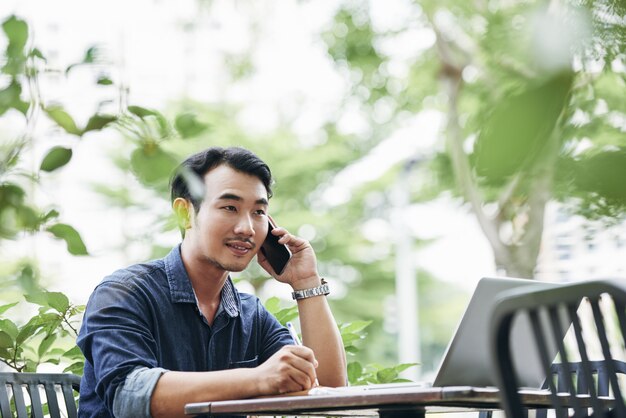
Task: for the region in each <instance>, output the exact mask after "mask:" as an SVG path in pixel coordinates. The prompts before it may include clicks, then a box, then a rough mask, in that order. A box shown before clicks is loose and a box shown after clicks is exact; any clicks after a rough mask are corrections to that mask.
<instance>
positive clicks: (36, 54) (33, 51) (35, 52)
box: [28, 48, 48, 61]
mask: <svg viewBox="0 0 626 418" xmlns="http://www.w3.org/2000/svg"><path fill="white" fill-rule="evenodd" d="M28 56H30V57H37V58H39V59H42V60H44V61H48V60H47V59H46V57H44V55H43V54H42V53H41V51H40V50H39V49H38V48H33V49H31V51H30V53H29V54H28Z"/></svg>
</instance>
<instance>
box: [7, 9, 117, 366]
mask: <svg viewBox="0 0 626 418" xmlns="http://www.w3.org/2000/svg"><path fill="white" fill-rule="evenodd" d="M2 29H3V32H4V35H5V36H6V39H7V44H6V49H5V51H4V53H3V54H2V57H3V59H2V61H1V62H2V67H1V69H0V71H1V73H2V78H0V117H5V116H8V117H13V116H14V115H15V114H16V112H17V114H19V115H21V117H23V118H24V121H25V129H24V130H23V132H22V133H21V134H20V135H19V137H17V138H10V139H8V140H3V141H2V142H1V144H0V221H1V222H0V240H18V239H22V238H23V237H24V236H25V235H31V234H35V233H46V234H49V236H51V237H53V238H56V239H59V240H62V241H64V242H65V243H66V245H67V250H68V252H69V253H70V254H73V255H88V251H87V248H86V246H85V244H84V242H83V240H82V238H81V236H80V234H79V232H78V231H77V230H76V229H75V228H74V227H72V226H71V225H69V224H67V223H64V222H61V221H60V220H59V219H60V218H61V214H60V213H59V211H58V210H57V209H56V208H54V207H50V208H41V207H39V206H38V205H37V204H35V203H34V202H35V201H36V200H37V199H36V193H37V190H38V187H39V185H40V183H39V181H40V179H41V176H45V175H47V174H48V173H51V172H54V171H57V170H59V169H61V168H62V167H64V166H65V165H66V164H68V163H69V162H70V160H71V159H72V156H73V150H72V148H70V147H67V146H60V145H53V146H51V147H50V148H49V149H48V151H47V152H46V154H45V156H44V157H43V159H42V161H41V162H40V164H39V165H38V171H34V172H33V171H31V170H29V169H27V168H25V167H27V166H28V164H27V162H26V161H24V156H25V153H26V151H27V150H29V149H31V147H33V145H34V142H35V141H36V138H34V136H33V132H35V126H36V125H37V123H38V119H39V116H40V115H41V114H43V115H45V116H46V117H47V123H49V124H52V126H55V127H56V128H57V129H61V130H62V131H64V132H66V133H67V134H69V135H72V136H73V137H74V138H76V139H80V138H82V137H83V136H84V135H85V134H87V133H89V132H92V131H96V130H100V129H103V128H105V127H106V126H108V125H109V124H111V123H112V122H114V121H115V120H116V119H117V118H116V117H114V116H110V115H106V114H100V113H95V114H93V115H92V116H91V117H89V119H88V121H87V122H86V124H85V126H79V125H78V124H77V123H76V122H75V120H74V118H73V117H72V116H71V115H70V114H69V113H68V112H67V111H66V110H65V109H64V108H63V106H62V105H61V104H59V103H45V101H44V97H43V96H44V94H43V92H42V91H41V90H40V87H39V86H40V80H39V78H40V77H41V76H42V75H43V74H44V73H46V72H51V71H52V72H53V70H50V69H49V68H46V67H45V66H46V63H47V60H46V58H45V56H44V55H43V54H42V52H41V51H40V50H39V49H37V48H36V47H34V46H32V45H31V44H32V42H31V40H30V39H29V27H28V24H27V23H26V22H25V21H24V20H22V19H20V18H18V17H16V16H11V17H9V18H7V19H6V20H5V21H4V22H3V23H2ZM93 53H94V50H92V55H90V54H89V53H88V54H87V56H86V58H85V60H84V62H82V63H80V64H81V65H83V64H88V63H89V62H93ZM69 70H70V68H68V69H67V71H66V72H65V73H66V75H67V73H68V72H69ZM25 99H26V100H25ZM3 244H4V243H3V242H2V241H0V245H3ZM7 265H8V266H9V267H8V268H6V267H5V268H3V269H2V271H0V283H2V289H3V293H2V299H3V300H4V301H8V302H9V303H8V304H5V305H2V306H1V307H0V361H1V362H2V363H4V364H5V365H7V366H9V367H11V368H13V369H15V370H17V371H31V372H32V371H36V369H37V367H38V366H39V365H40V364H42V363H50V364H55V365H64V364H66V363H67V364H68V366H67V367H66V368H65V371H70V372H73V373H82V369H83V357H82V354H81V353H80V351H79V350H78V348H77V347H76V346H75V343H74V339H75V337H76V333H77V331H76V326H77V323H78V321H79V319H80V316H81V313H82V312H83V309H84V307H83V306H82V305H74V304H72V303H70V301H69V300H68V298H67V297H66V296H65V295H63V294H62V293H58V292H48V291H46V290H44V289H42V288H41V287H40V284H39V282H40V276H41V274H40V272H39V271H38V268H37V265H36V261H34V260H29V261H25V262H19V263H14V264H7ZM20 290H21V291H23V292H24V298H25V299H26V301H27V302H30V303H31V304H35V305H38V306H40V308H39V310H38V312H37V313H36V314H35V315H32V316H30V318H29V319H27V320H26V321H25V322H24V323H19V321H14V320H12V319H9V318H8V317H7V316H6V314H7V311H9V310H11V312H16V311H18V310H21V311H22V312H21V313H20V314H18V315H17V316H22V315H24V311H25V310H26V306H24V304H23V303H20V302H19V300H18V298H17V297H15V294H16V293H17V294H20V293H21V291H20Z"/></svg>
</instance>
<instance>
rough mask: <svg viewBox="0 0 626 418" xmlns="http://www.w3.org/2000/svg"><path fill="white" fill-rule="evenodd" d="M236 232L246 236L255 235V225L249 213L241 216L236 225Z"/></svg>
mask: <svg viewBox="0 0 626 418" xmlns="http://www.w3.org/2000/svg"><path fill="white" fill-rule="evenodd" d="M234 232H235V234H237V235H243V236H246V237H251V236H254V225H253V223H252V219H251V218H250V216H248V215H244V216H241V217H239V219H238V220H237V224H236V225H235V230H234Z"/></svg>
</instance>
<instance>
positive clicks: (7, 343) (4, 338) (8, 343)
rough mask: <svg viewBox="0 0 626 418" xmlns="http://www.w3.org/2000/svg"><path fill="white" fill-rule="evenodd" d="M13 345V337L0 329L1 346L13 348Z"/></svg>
mask: <svg viewBox="0 0 626 418" xmlns="http://www.w3.org/2000/svg"><path fill="white" fill-rule="evenodd" d="M11 347H13V338H11V336H10V335H9V334H8V333H6V332H4V331H0V348H11Z"/></svg>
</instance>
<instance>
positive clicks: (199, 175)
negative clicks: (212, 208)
mask: <svg viewBox="0 0 626 418" xmlns="http://www.w3.org/2000/svg"><path fill="white" fill-rule="evenodd" d="M222 164H226V165H228V166H229V167H231V168H233V169H234V170H237V171H240V172H242V173H245V174H250V175H252V176H255V177H258V178H259V180H261V182H263V185H264V186H265V190H267V197H268V198H270V197H272V187H271V185H272V172H271V171H270V168H269V167H268V166H267V164H265V163H264V162H263V160H261V159H260V158H259V157H258V156H256V154H254V153H253V152H251V151H248V150H247V149H244V148H239V147H230V148H221V147H211V148H207V149H206V150H204V151H201V152H198V153H196V154H193V155H192V156H190V157H189V158H187V159H186V160H185V161H183V162H182V163H181V164H180V165H179V166H178V168H177V169H176V171H175V172H174V175H173V177H172V180H171V182H170V197H171V200H172V203H173V202H174V200H175V199H176V198H178V197H182V198H183V199H187V200H189V201H190V202H191V203H192V204H193V207H194V210H195V211H196V213H197V212H198V210H199V209H200V204H201V203H202V199H203V198H204V192H203V191H202V192H200V191H199V190H198V187H194V186H198V185H200V186H202V189H203V188H204V175H205V174H206V173H208V172H209V171H211V170H212V169H214V168H215V167H217V166H220V165H222ZM198 180H199V181H198Z"/></svg>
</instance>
